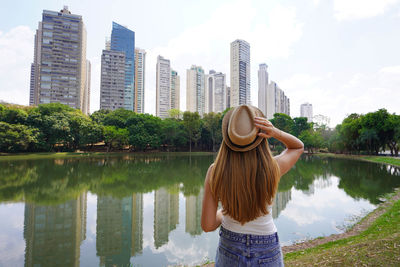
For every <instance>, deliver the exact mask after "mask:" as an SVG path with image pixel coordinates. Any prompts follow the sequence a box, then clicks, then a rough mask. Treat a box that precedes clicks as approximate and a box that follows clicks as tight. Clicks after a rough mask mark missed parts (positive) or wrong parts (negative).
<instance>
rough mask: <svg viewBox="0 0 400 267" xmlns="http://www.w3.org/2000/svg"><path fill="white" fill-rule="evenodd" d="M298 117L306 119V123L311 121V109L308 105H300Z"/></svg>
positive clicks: (310, 105)
mask: <svg viewBox="0 0 400 267" xmlns="http://www.w3.org/2000/svg"><path fill="white" fill-rule="evenodd" d="M300 117H305V118H307V122H312V121H313V107H312V104H310V103H304V104H301V105H300Z"/></svg>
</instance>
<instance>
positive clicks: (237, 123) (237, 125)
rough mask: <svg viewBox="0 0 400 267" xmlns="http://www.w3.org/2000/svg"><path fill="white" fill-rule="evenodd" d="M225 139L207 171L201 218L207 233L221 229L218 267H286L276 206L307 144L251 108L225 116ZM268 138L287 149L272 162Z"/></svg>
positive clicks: (232, 111)
mask: <svg viewBox="0 0 400 267" xmlns="http://www.w3.org/2000/svg"><path fill="white" fill-rule="evenodd" d="M222 135H223V142H222V144H221V147H220V149H219V152H218V155H217V157H216V159H215V162H214V163H213V164H212V165H211V166H210V168H209V169H208V171H207V175H206V179H205V183H204V198H203V209H202V215H201V226H202V228H203V230H204V231H205V232H209V231H214V230H215V229H217V228H218V227H219V226H220V225H221V227H220V240H219V246H218V249H217V256H216V262H215V266H283V255H282V250H281V247H280V244H279V239H278V235H277V230H276V227H275V224H274V222H273V220H272V214H271V213H272V202H273V199H274V196H275V194H276V192H277V188H278V183H279V179H280V177H281V176H282V175H283V174H285V173H286V172H288V171H289V170H290V168H291V167H292V166H293V165H294V164H295V163H296V161H297V160H298V159H299V157H300V155H301V154H302V153H303V150H304V145H303V143H302V142H301V141H300V140H299V139H297V138H296V137H294V136H292V135H290V134H288V133H285V132H283V131H281V130H279V129H277V128H275V127H274V126H273V125H272V123H271V122H269V121H268V120H267V119H266V118H265V117H264V115H263V114H262V112H261V111H260V110H259V109H258V108H256V107H253V106H249V105H242V106H239V107H236V108H233V109H231V110H230V111H228V112H227V113H226V115H225V116H224V119H223V121H222ZM270 137H273V138H275V139H277V140H279V141H280V142H282V143H283V144H284V145H285V146H286V150H285V151H283V152H282V153H281V154H280V155H278V156H275V157H273V156H272V154H271V151H270V150H269V147H268V142H267V139H268V138H270ZM218 202H221V204H222V209H220V210H217V209H218Z"/></svg>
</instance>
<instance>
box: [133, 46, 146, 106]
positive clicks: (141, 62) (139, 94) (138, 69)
mask: <svg viewBox="0 0 400 267" xmlns="http://www.w3.org/2000/svg"><path fill="white" fill-rule="evenodd" d="M145 70H146V51H145V50H143V49H139V48H136V49H135V95H134V99H135V105H134V107H133V108H134V111H135V112H137V113H144V90H145Z"/></svg>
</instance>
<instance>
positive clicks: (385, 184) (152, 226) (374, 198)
mask: <svg viewBox="0 0 400 267" xmlns="http://www.w3.org/2000/svg"><path fill="white" fill-rule="evenodd" d="M213 160H214V155H203V156H201V155H196V156H188V154H173V153H171V154H144V155H134V154H123V155H118V154H113V155H111V156H95V157H87V158H65V159H63V158H57V159H41V160H14V161H0V218H1V220H0V266H24V265H25V266H55V265H60V266H114V265H115V266H132V265H133V266H166V265H178V264H185V265H194V264H199V263H202V262H204V261H206V260H214V257H215V251H216V247H217V244H218V237H219V236H218V231H215V232H212V233H204V232H203V231H202V229H201V226H200V217H201V206H202V194H203V183H204V177H205V174H206V172H207V169H208V167H209V165H210V164H211V163H212V162H213ZM399 176H400V169H399V168H395V167H390V166H386V165H379V164H375V163H369V162H364V161H357V160H349V159H337V158H329V157H322V158H320V157H317V156H304V157H302V158H301V160H299V162H298V163H297V164H296V166H295V167H294V168H293V169H292V170H291V171H290V172H289V173H287V174H286V175H285V176H283V177H282V179H281V182H280V184H279V192H278V193H277V196H276V199H275V201H274V206H273V217H274V219H275V224H276V226H277V228H278V233H279V236H280V240H281V242H282V244H283V245H289V244H292V243H294V242H298V241H300V240H306V239H310V238H314V237H318V236H327V235H330V234H335V233H341V232H343V231H344V230H345V229H346V228H347V227H349V226H350V225H352V224H353V223H354V222H355V221H357V220H358V219H359V218H360V217H361V216H363V215H365V214H366V213H368V212H369V211H371V210H373V209H374V208H375V207H376V205H377V204H379V203H380V202H381V197H382V196H383V195H385V194H387V193H391V192H393V189H394V188H396V187H399V186H400V178H399Z"/></svg>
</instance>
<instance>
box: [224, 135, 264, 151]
mask: <svg viewBox="0 0 400 267" xmlns="http://www.w3.org/2000/svg"><path fill="white" fill-rule="evenodd" d="M226 137H228V139H229V141H230V142H231V144H232V145H234V146H236V147H238V148H246V147H249V146H251V145H252V144H254V143H255V142H256V141H257V137H258V136H256V137H255V138H254V140H253V142H251V143H250V144H247V145H244V146H241V145H238V144H236V143H234V142H232V140H231V139H230V138H229V135H228V134H227V135H226Z"/></svg>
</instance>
